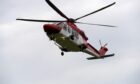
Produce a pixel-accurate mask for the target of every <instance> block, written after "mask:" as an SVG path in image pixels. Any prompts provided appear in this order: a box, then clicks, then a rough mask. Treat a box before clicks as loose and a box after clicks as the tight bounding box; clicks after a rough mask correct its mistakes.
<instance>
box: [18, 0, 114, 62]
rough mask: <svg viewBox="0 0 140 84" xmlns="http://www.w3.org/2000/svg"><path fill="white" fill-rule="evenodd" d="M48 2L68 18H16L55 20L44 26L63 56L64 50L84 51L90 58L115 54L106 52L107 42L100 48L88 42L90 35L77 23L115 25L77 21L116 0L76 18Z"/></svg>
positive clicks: (48, 0)
mask: <svg viewBox="0 0 140 84" xmlns="http://www.w3.org/2000/svg"><path fill="white" fill-rule="evenodd" d="M46 2H47V3H48V4H49V6H51V7H52V8H53V9H54V10H55V11H56V12H57V13H58V14H59V15H60V16H62V17H63V18H65V19H66V20H35V19H22V18H18V19H16V20H21V21H33V22H53V23H54V24H44V26H43V28H44V31H45V32H46V34H47V36H48V37H49V38H50V40H53V41H54V42H55V43H56V44H57V46H58V47H59V48H60V49H61V51H62V52H61V55H62V56H63V55H64V52H84V53H87V54H90V55H91V56H92V57H89V58H87V59H88V60H91V59H100V58H105V57H111V56H114V54H109V55H106V54H105V53H106V52H107V51H108V49H107V48H106V45H107V44H105V45H104V46H101V48H100V49H99V50H97V49H95V48H94V47H93V46H92V45H91V44H90V43H88V42H87V40H88V37H87V36H86V35H85V33H84V32H83V31H82V30H81V29H79V28H78V27H77V26H76V25H75V23H79V24H88V25H97V26H107V27H115V26H111V25H102V24H91V23H83V22H78V21H77V20H79V19H81V18H84V17H86V16H89V15H91V14H94V13H97V12H99V11H101V10H104V9H106V8H108V7H110V6H112V5H114V4H115V2H114V3H112V4H109V5H107V6H105V7H102V8H100V9H98V10H95V11H93V12H91V13H89V14H86V15H84V16H81V17H78V18H76V19H73V18H68V17H67V16H66V15H65V14H64V13H62V12H61V11H60V10H59V9H58V8H57V7H56V6H55V5H54V4H53V3H52V2H51V1H50V0H46Z"/></svg>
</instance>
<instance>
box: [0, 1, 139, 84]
mask: <svg viewBox="0 0 140 84" xmlns="http://www.w3.org/2000/svg"><path fill="white" fill-rule="evenodd" d="M51 1H52V2H53V3H54V4H55V5H56V6H57V7H59V8H60V9H61V10H62V11H63V12H64V13H65V14H66V15H67V16H68V17H72V18H77V17H80V16H82V15H84V14H86V13H89V12H92V11H94V10H96V9H98V8H100V7H103V6H106V5H108V4H110V3H112V2H114V0H51ZM115 2H116V4H115V5H114V6H112V7H110V8H108V9H106V10H103V11H101V12H98V13H96V14H94V15H91V16H88V17H86V18H83V19H81V20H79V21H83V22H90V23H101V24H109V25H115V26H118V27H117V28H107V27H99V26H90V25H79V24H78V27H79V28H81V29H82V30H84V31H85V33H86V35H87V36H88V37H89V41H88V42H90V43H91V44H92V45H93V46H95V47H96V48H97V49H99V48H100V45H99V40H102V42H103V43H106V42H107V43H108V46H107V47H108V48H109V52H108V54H109V53H115V56H114V57H111V58H106V59H103V60H102V59H101V60H92V61H88V60H86V58H87V57H89V56H90V55H88V54H84V53H65V56H63V57H62V56H61V55H60V52H61V51H60V50H59V48H57V46H55V45H54V42H52V41H49V39H48V37H47V36H46V34H45V33H44V31H43V28H42V26H43V24H45V23H33V22H22V21H16V20H15V19H16V18H18V17H21V18H34V19H59V20H61V19H63V18H62V17H60V16H59V15H58V14H57V13H56V12H55V11H54V10H52V8H51V7H49V5H48V4H46V3H45V0H1V1H0V84H140V66H139V65H140V52H139V50H140V45H139V43H140V34H139V31H140V26H139V25H140V17H139V16H140V7H139V6H140V1H139V0H115Z"/></svg>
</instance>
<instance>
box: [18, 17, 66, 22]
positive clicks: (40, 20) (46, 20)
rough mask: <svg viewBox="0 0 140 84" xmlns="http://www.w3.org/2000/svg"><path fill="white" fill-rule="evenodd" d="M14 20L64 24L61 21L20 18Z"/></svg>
mask: <svg viewBox="0 0 140 84" xmlns="http://www.w3.org/2000/svg"><path fill="white" fill-rule="evenodd" d="M16 20H21V21H31V22H65V21H63V20H35V19H20V18H17V19H16Z"/></svg>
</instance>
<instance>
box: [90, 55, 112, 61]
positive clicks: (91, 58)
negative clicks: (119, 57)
mask: <svg viewBox="0 0 140 84" xmlns="http://www.w3.org/2000/svg"><path fill="white" fill-rule="evenodd" d="M114 55H115V54H109V55H104V56H101V57H89V58H87V59H88V60H93V59H103V58H106V57H112V56H114Z"/></svg>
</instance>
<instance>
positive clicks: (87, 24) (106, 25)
mask: <svg viewBox="0 0 140 84" xmlns="http://www.w3.org/2000/svg"><path fill="white" fill-rule="evenodd" d="M76 23H79V24H87V25H96V26H106V27H116V26H112V25H104V24H92V23H84V22H76Z"/></svg>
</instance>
